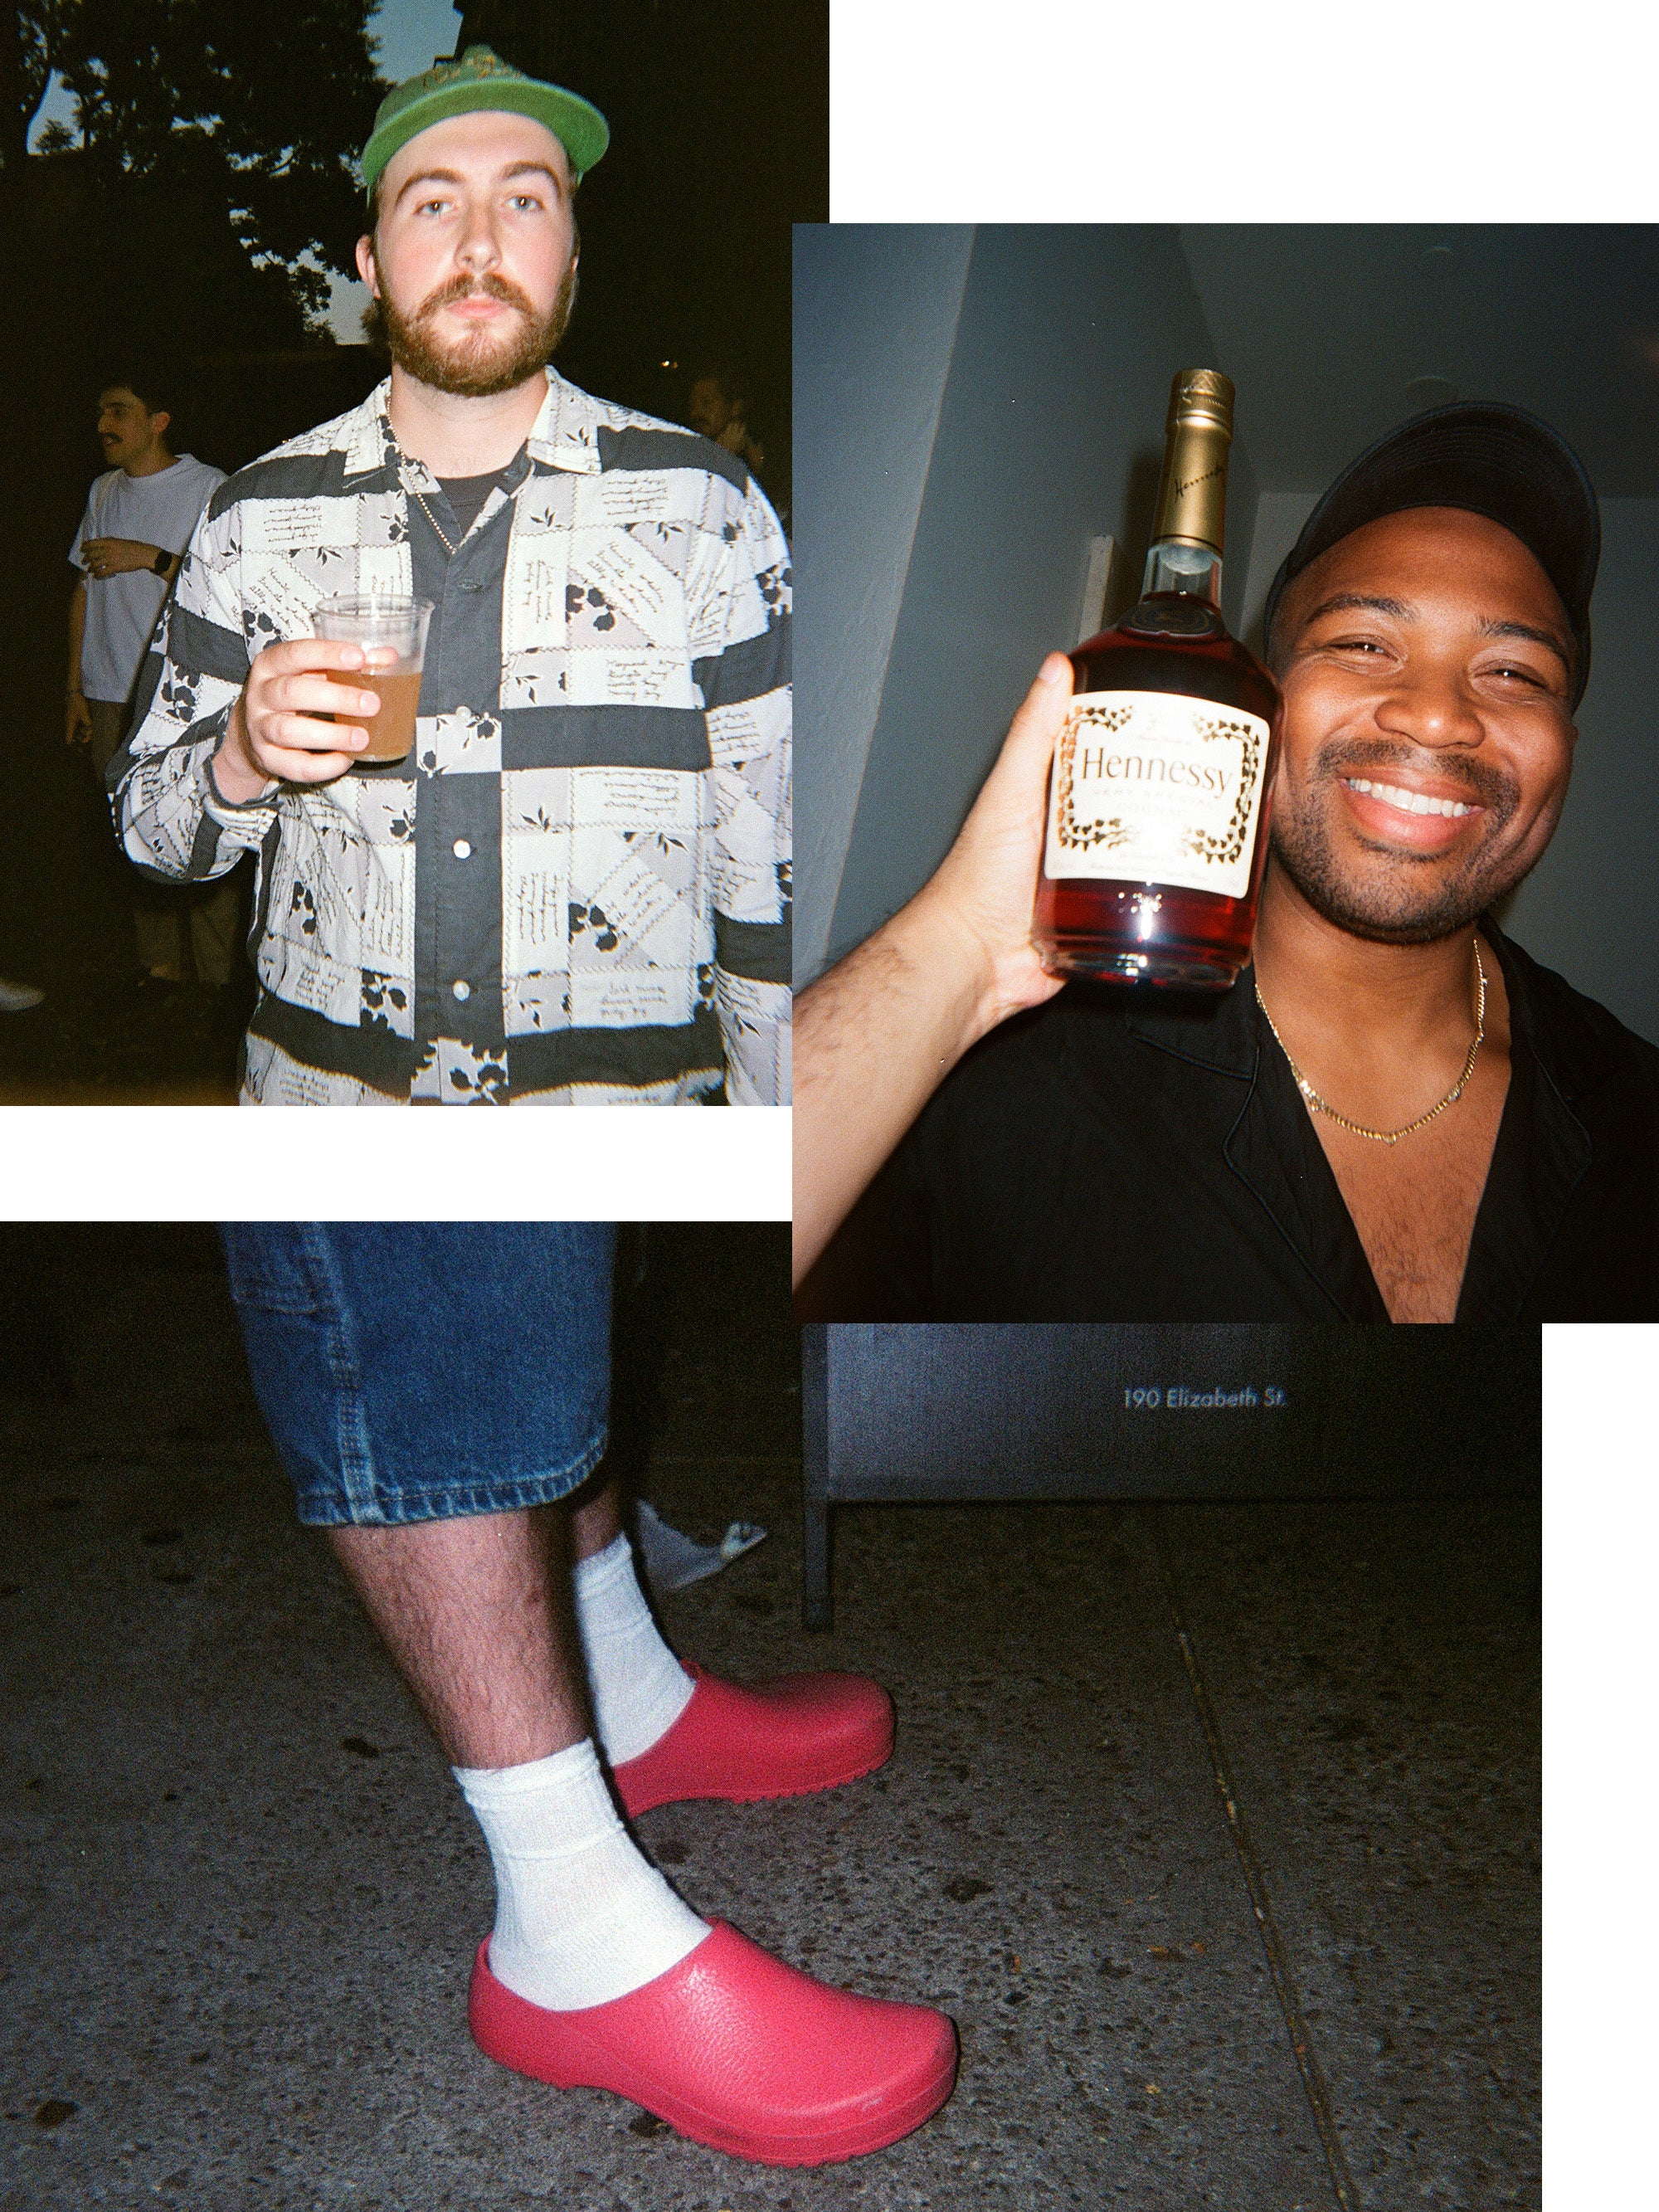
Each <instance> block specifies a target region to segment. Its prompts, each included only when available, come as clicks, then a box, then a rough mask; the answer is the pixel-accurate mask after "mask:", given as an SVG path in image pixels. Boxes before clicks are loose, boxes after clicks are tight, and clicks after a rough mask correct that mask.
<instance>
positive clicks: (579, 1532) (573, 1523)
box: [570, 1482, 622, 1560]
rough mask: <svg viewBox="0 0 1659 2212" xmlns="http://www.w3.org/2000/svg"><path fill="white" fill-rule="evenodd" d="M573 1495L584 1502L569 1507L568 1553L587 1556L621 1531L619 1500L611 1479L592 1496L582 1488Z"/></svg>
mask: <svg viewBox="0 0 1659 2212" xmlns="http://www.w3.org/2000/svg"><path fill="white" fill-rule="evenodd" d="M576 1496H577V1498H578V1499H579V1500H583V1499H585V1500H586V1503H578V1504H574V1505H573V1506H572V1507H571V1509H570V1556H571V1558H572V1559H573V1560H574V1559H592V1556H593V1554H594V1553H595V1552H602V1551H604V1549H605V1546H606V1545H607V1544H614V1543H615V1542H616V1541H617V1537H618V1536H619V1535H620V1534H622V1499H621V1496H620V1494H619V1492H618V1491H617V1486H616V1484H615V1483H614V1482H607V1483H605V1484H604V1485H603V1486H601V1487H600V1488H599V1490H597V1491H595V1492H594V1493H593V1495H592V1498H588V1497H587V1493H586V1491H578V1492H577V1493H576Z"/></svg>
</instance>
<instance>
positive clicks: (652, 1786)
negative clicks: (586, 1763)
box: [612, 1659, 893, 1820]
mask: <svg viewBox="0 0 1659 2212" xmlns="http://www.w3.org/2000/svg"><path fill="white" fill-rule="evenodd" d="M680 1664H681V1666H683V1667H684V1668H685V1671H686V1673H687V1674H690V1676H691V1677H692V1678H693V1680H695V1681H696V1689H695V1690H693V1692H691V1702H690V1705H687V1707H686V1709H685V1711H684V1712H683V1713H682V1714H681V1715H680V1717H679V1718H678V1720H677V1721H676V1722H675V1723H674V1725H673V1727H672V1728H671V1729H669V1731H668V1733H667V1735H665V1736H664V1737H663V1738H662V1739H661V1741H659V1742H658V1743H653V1745H652V1747H651V1748H650V1750H649V1751H642V1752H641V1753H640V1755H639V1757H638V1758H637V1759H624V1760H623V1764H622V1765H620V1766H618V1767H616V1768H614V1769H613V1770H612V1771H613V1773H614V1776H615V1779H616V1784H617V1794H618V1796H620V1797H621V1799H622V1802H623V1811H624V1812H625V1813H626V1814H628V1817H629V1820H633V1819H634V1818H635V1816H636V1815H637V1814H641V1813H648V1812H649V1811H650V1809H651V1808H652V1807H653V1805H667V1804H671V1803H672V1802H674V1801H675V1800H676V1799H678V1798H684V1797H726V1798H730V1799H732V1800H734V1801H736V1802H739V1803H742V1802H747V1801H749V1800H750V1799H752V1798H756V1797H797V1796H802V1795H804V1794H805V1792H806V1791H808V1790H829V1789H833V1788H834V1787H835V1785H836V1783H838V1782H853V1781H855V1780H856V1779H857V1778H858V1777H859V1776H860V1774H869V1773H872V1772H873V1771H874V1770H875V1769H876V1768H877V1767H878V1766H879V1765H882V1763H883V1762H884V1760H885V1759H888V1758H889V1757H890V1755H891V1753H892V1749H893V1701H892V1699H890V1697H889V1696H888V1694H887V1692H886V1691H885V1690H884V1689H883V1688H882V1686H881V1685H880V1684H879V1683H878V1682H872V1681H867V1680H866V1679H865V1677H864V1676H863V1675H862V1674H781V1675H779V1676H778V1677H777V1678H776V1680H774V1681H770V1682H759V1683H757V1684H756V1686H754V1688H752V1689H740V1688H739V1687H738V1685H737V1684H736V1683H735V1682H722V1681H721V1680H720V1679H719V1677H718V1676H717V1675H714V1674H706V1673H705V1672H704V1671H703V1669H702V1668H701V1667H699V1666H697V1665H696V1663H695V1662H693V1661H691V1660H688V1659H682V1660H681V1662H680Z"/></svg>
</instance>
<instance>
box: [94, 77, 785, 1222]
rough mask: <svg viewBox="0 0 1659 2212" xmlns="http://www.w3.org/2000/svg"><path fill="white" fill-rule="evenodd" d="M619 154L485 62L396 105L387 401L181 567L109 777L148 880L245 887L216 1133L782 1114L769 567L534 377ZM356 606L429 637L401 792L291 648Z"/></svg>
mask: <svg viewBox="0 0 1659 2212" xmlns="http://www.w3.org/2000/svg"><path fill="white" fill-rule="evenodd" d="M609 137H610V132H609V129H608V126H607V125H606V123H605V118H604V117H603V116H602V115H600V114H599V111H598V110H597V109H596V108H594V107H592V106H591V105H590V104H589V103H588V102H587V101H586V100H582V99H580V97H579V96H578V95H577V94H574V93H571V92H567V91H565V90H564V89H562V88H561V87H559V86H556V85H551V84H546V83H543V82H539V81H538V80H536V79H533V78H531V77H527V76H524V75H523V74H522V73H521V72H520V71H519V70H514V69H513V68H511V67H510V66H509V65H508V64H506V63H504V62H502V61H501V60H500V59H499V58H497V57H496V56H495V54H493V53H492V52H490V51H489V48H488V47H485V46H473V47H471V48H469V49H468V51H467V52H466V53H465V55H464V56H463V57H462V58H461V59H460V60H459V62H454V63H447V64H441V65H440V66H438V67H435V68H434V69H432V70H428V71H427V72H425V73H424V74H423V75H422V76H418V77H416V78H414V79H412V80H411V81H410V82H409V83H407V84H404V85H401V86H399V87H398V88H397V89H396V90H395V91H394V92H392V94H390V95H389V96H388V97H387V99H386V100H385V102H384V103H383V104H382V106H381V108H380V113H379V116H378V117H377V118H376V123H375V128H374V135H373V137H371V138H370V140H369V143H368V147H367V148H366V149H365V151H364V155H363V177H364V185H365V189H366V191H367V193H368V216H369V224H370V228H369V230H368V233H367V234H366V235H365V236H364V237H363V238H362V240H360V241H359V244H358V247H357V262H358V267H359V269H360V270H361V271H362V276H363V280H364V282H365V283H367V284H368V286H369V288H370V290H371V291H372V293H373V294H374V310H373V313H374V316H375V317H376V318H377V319H378V321H379V324H380V328H381V330H382V331H383V333H384V336H385V339H386V344H387V346H388V348H389V349H390V352H391V355H392V373H391V376H390V378H389V380H387V381H386V382H385V383H383V384H381V385H380V386H379V387H378V388H377V390H376V391H375V392H373V393H372V394H371V395H370V396H369V398H368V399H367V400H365V401H364V403H363V404H362V406H361V407H358V408H356V409H354V410H352V411H351V412H350V413H349V414H347V415H344V416H341V417H340V418H339V419H338V420H337V421H336V422H329V423H325V424H324V425H322V426H321V428H319V429H316V430H313V431H311V432H308V433H307V434H306V435H304V436H301V437H299V438H295V439H291V440H290V441H289V442H288V443H287V444H286V445H284V446H282V447H278V448H277V450H276V452H275V453H270V454H268V455H266V456H265V457H264V459H262V460H259V461H257V462H255V463H254V464H253V465H252V466H251V467H249V468H246V469H244V470H242V471H240V472H239V473H238V474H237V475H236V476H234V477H232V478H231V479H230V480H229V481H228V483H226V484H224V485H223V486H222V488H221V489H220V491H219V493H218V495H216V498H215V499H214V500H213V501H212V502H211V504H210V507H209V508H208V510H207V513H205V514H204V517H203V520H202V522H201V525H200V526H199V527H198V529H197V532H196V535H195V538H193V540H192V542H191V547H190V550H189V551H188V553H187V555H186V556H185V566H184V568H183V571H182V573H181V574H180V577H179V586H178V591H177V593H176V595H175V597H174V599H173V602H172V603H171V605H170V606H169V609H168V611H167V617H166V619H165V623H164V627H163V628H162V629H161V630H160V631H158V635H157V639H156V642H155V647H154V648H153V650H152V653H151V656H150V659H149V664H148V666H147V668H146V671H145V673H144V676H143V678H142V679H141V684H140V689H139V694H138V704H137V712H136V714H135V720H134V728H133V734H132V736H131V738H130V739H129V742H128V744H127V747H126V749H125V751H124V753H123V754H121V755H119V756H118V757H117V760H116V761H115V763H112V769H111V781H112V788H113V789H115V790H116V791H117V793H118V801H119V814H120V821H121V829H122V836H123V839H124V842H125V848H126V850H127V852H128V854H130V856H131V858H132V859H133V860H135V861H137V863H138V864H139V865H140V866H143V867H145V868H147V869H148V870H149V871H151V872H154V873H155V874H157V875H159V876H161V877H164V878H177V879H185V880H200V879H203V878H209V877H213V876H216V875H220V874H222V873H223V872H226V871H227V870H228V869H229V868H230V867H232V866H234V864H235V862H236V860H238V859H239V857H240V854H242V853H243V852H244V851H246V850H252V851H253V852H254V853H255V854H257V855H258V866H259V872H260V886H259V896H258V902H257V906H256V921H255V927H254V940H255V941H254V944H253V945H252V948H251V950H252V952H253V955H254V959H255V964H256V967H257V969H258V975H259V980H260V984H261V991H260V996H259V1002H258V1006H257V1008H256V1010H255V1012H254V1014H253V1017H252V1021H251V1023H250V1025H249V1031H248V1036H247V1041H246V1056H245V1057H246V1067H245V1075H244V1081H243V1087H242V1099H243V1103H246V1104H287V1103H291V1104H360V1105H384V1104H396V1103H407V1102H414V1103H445V1104H453V1103H459V1104H473V1103H493V1104H520V1103H532V1104H584V1105H586V1104H609V1103H660V1104H696V1103H706V1102H707V1103H714V1102H717V1101H718V1100H720V1098H721V1097H724V1098H725V1099H726V1100H727V1101H729V1102H730V1103H734V1104H744V1105H770V1104H781V1103H787V1097H788V1091H787V1054H788V1035H789V1031H788V1021H789V1012H788V1008H789V991H788V977H789V960H788V902H789V813H788V802H789V778H788V760H789V707H790V690H789V623H788V605H789V590H790V574H789V553H788V548H787V545H786V544H785V542H784V540H783V537H782V533H781V531H780V529H779V527H778V524H777V520H776V518H775V515H774V514H773V513H772V510H771V508H770V507H769V506H768V504H767V502H766V500H765V498H764V497H763V495H762V493H761V492H760V490H759V489H758V488H757V485H756V484H755V483H754V482H753V480H752V479H751V478H750V475H749V472H748V470H747V468H746V467H745V466H744V463H743V462H742V461H741V459H738V457H736V456H735V455H733V454H731V453H727V452H726V450H725V449H724V448H723V447H719V446H717V445H715V444H714V442H713V441H708V440H704V439H702V438H699V437H696V436H695V435H693V434H692V433H690V432H689V431H686V430H684V429H682V428H678V426H676V425H673V424H671V423H665V422H656V421H653V419H652V418H651V417H649V416H643V415H640V414H637V413H635V412H633V411H632V410H629V409H627V408H623V407H618V406H615V405H611V404H608V403H606V402H604V401H601V400H597V399H594V398H591V397H590V396H589V395H588V394H586V392H580V391H578V390H577V389H576V387H575V386H573V385H571V384H569V383H568V382H567V381H566V380H564V379H563V378H562V377H560V376H559V375H558V374H556V371H554V370H553V369H552V368H550V367H549V366H548V365H547V364H548V361H549V356H550V354H551V353H552V352H553V350H554V349H555V348H556V346H557V344H558V343H559V340H560V338H561V337H562V334H563V331H564V329H565V326H566V324H567V322H568V319H569V315H570V312H571V308H572V306H573V303H574V298H575V293H576V269H577V260H578V256H579V250H580V242H579V238H578V234H577V227H576V219H575V209H574V202H575V196H576V191H577V188H578V186H579V185H580V181H581V178H582V176H583V174H584V173H585V172H586V170H588V169H590V168H591V167H592V165H593V164H594V162H596V161H598V160H599V158H600V156H601V155H603V154H604V152H605V147H606V145H607V143H608V141H609ZM354 595H361V596H373V597H377V598H394V597H401V598H413V599H417V600H426V601H428V602H429V603H430V604H431V606H432V610H433V611H432V614H431V617H430V622H429V627H428V633H427V639H426V653H425V662H424V669H423V672H422V679H421V686H420V696H419V703H418V712H417V720H416V735H415V742H414V747H413V750H412V752H411V754H410V757H409V758H408V759H407V760H406V761H404V762H399V763H392V764H391V765H389V766H379V765H375V766H371V765H369V764H368V763H365V762H362V761H361V760H360V759H359V755H360V754H361V753H362V750H363V748H364V745H365V744H366V742H367V738H366V725H367V722H368V720H369V718H371V717H372V716H373V715H374V713H375V711H376V708H377V707H378V705H379V703H380V701H379V695H378V694H377V693H376V692H375V690H374V674H375V669H376V667H377V666H381V667H384V666H386V665H387V662H386V659H371V658H369V657H368V655H367V654H366V652H365V648H363V647H361V646H359V645H356V644H354V643H349V642H344V641H325V640H323V639H320V638H319V637H318V636H316V635H314V634H313V633H314V630H315V629H316V628H317V627H318V626H319V623H318V617H317V611H318V609H319V606H320V605H321V604H322V603H323V602H324V601H325V600H331V599H337V598H340V597H347V596H354ZM333 674H338V675H340V676H343V677H344V678H346V681H345V683H344V684H340V683H337V682H336V681H333V680H331V677H332V675H333ZM353 676H356V677H358V678H360V679H361V683H362V689H361V690H359V689H358V688H356V685H354V684H352V683H351V681H350V678H352V677H353ZM331 717H337V719H331ZM735 1210H736V1211H738V1212H741V1211H742V1208H741V1206H738V1207H737V1208H736V1209H735Z"/></svg>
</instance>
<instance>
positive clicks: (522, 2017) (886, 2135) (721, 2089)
mask: <svg viewBox="0 0 1659 2212" xmlns="http://www.w3.org/2000/svg"><path fill="white" fill-rule="evenodd" d="M488 1953H489V1939H488V1938H487V1937H486V1939H485V1941H484V1942H483V1943H481V1944H480V1945H479V1946H478V1955H477V1960H476V1961H475V1963H474V1965H473V1968H472V1987H471V1993H470V1995H469V1997H468V2000H467V2019H468V2023H469V2025H470V2026H471V2030H472V2037H473V2040H474V2041H475V2042H476V2043H477V2045H478V2048H479V2049H480V2050H481V2051H483V2052H484V2053H485V2055H486V2056H487V2057H490V2058H494V2059H495V2060H496V2061H497V2062H498V2063H500V2064H501V2065H502V2066H510V2067H512V2068H513V2070H514V2071H515V2072H516V2073H520V2074H528V2075H531V2076H532V2078H533V2079H534V2080H536V2081H550V2082H551V2083H552V2084H553V2086H554V2087H556V2088H560V2089H574V2088H593V2089H611V2090H614V2091H615V2093H617V2095H618V2096H619V2097H629V2098H631V2099H632V2100H633V2101H634V2102H635V2104H636V2105H643V2106H644V2107H645V2109H646V2111H647V2112H654V2113H655V2114H656V2115H657V2117H658V2118H659V2119H664V2120H666V2121H667V2123H668V2124H669V2125H670V2126H671V2128H674V2129H677V2130H678V2132H679V2133H680V2134H681V2135H683V2136H690V2138H691V2140H692V2142H700V2143H705V2144H707V2145H708V2148H710V2149H711V2150H723V2151H730V2152H731V2153H732V2155H733V2156H734V2157H736V2158H747V2159H753V2160H756V2161H757V2163H758V2164H761V2165H764V2166H826V2165H829V2164H830V2163H831V2162H832V2161H833V2160H837V2159H844V2158H857V2157H859V2156H860V2154H862V2153H864V2152H866V2151H872V2150H880V2149H881V2148H883V2146H884V2145H885V2144H887V2143H891V2142H897V2141H898V2140H899V2138H900V2136H908V2134H909V2133H910V2132H911V2130H912V2129H914V2128H919V2127H920V2126H921V2124H922V2122H923V2121H924V2120H925V2119H927V2118H929V2117H930V2116H931V2115H932V2114H933V2113H934V2112H937V2111H938V2110H939V2106H941V2105H942V2104H943V2103H944V2102H945V2099H946V2098H947V2097H948V2096H949V2095H950V2093H951V2088H952V2087H953V2086H954V2084H955V2081H956V2075H957V2034H956V2029H955V2028H954V2027H952V2026H951V2022H950V2021H948V2020H947V2019H946V2018H945V2015H944V2014H943V2013H939V2012H933V2011H930V2010H929V2009H928V2008H927V2007H926V2006H924V2005H912V2004H896V2003H893V2002H890V2001H889V2000H888V1999H886V1998H883V1997H861V1996H854V1995H853V1994H852V1993H851V1992H850V1991H849V1990H836V1989H831V1988H830V1987H829V1985H828V1984H826V1983H823V1982H815V1981H814V1980H813V1979H812V1978H811V1975H810V1974H803V1973H801V1972H799V1971H798V1970H797V1969H796V1968H795V1967H793V1966H786V1965H785V1964H784V1963H783V1961H782V1960H781V1959H775V1958H773V1957H772V1956H771V1954H769V1952H766V1951H763V1950H762V1949H761V1948H759V1946H758V1945H757V1944H754V1943H751V1942H750V1941H749V1939H748V1937H747V1936H740V1935H739V1934H738V1931H737V1929H735V1928H732V1927H731V1926H729V1925H728V1924H727V1923H726V1922H724V1921H720V1920H717V1921H716V1922H715V1923H714V1927H713V1929H711V1931H710V1932H709V1934H708V1936H705V1937H704V1939H703V1941H702V1942H701V1943H699V1944H698V1946H697V1948H696V1950H695V1951H693V1952H691V1953H690V1955H689V1956H688V1957H686V1958H684V1959H682V1960H680V1962H679V1964H678V1966H671V1967H670V1969H669V1971H668V1972H666V1973H665V1974H659V1976H658V1977H657V1978H656V1980H655V1981H653V1982H647V1984H645V1986H644V1988H643V1989H638V1990H634V1991H632V1993H631V1994H630V1995H629V1996H625V1997H616V1998H613V1999H612V2001H611V2002H610V2003H609V2004H602V2005H588V2006H586V2007H584V2008H582V2009H581V2010H580V2011H577V2012H550V2011H548V2010H546V2009H545V2008H544V2007H543V2006H541V2005H533V2004H529V2003H526V2001H525V1999H524V1998H523V1997H520V1996H513V1992H512V1991H511V1990H507V1989H504V1988H503V1987H502V1985H501V1983H500V1982H498V1981H497V1980H496V1979H495V1976H494V1974H492V1973H491V1972H490V1971H489V1957H488Z"/></svg>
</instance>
